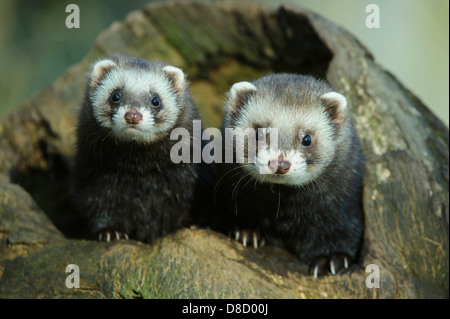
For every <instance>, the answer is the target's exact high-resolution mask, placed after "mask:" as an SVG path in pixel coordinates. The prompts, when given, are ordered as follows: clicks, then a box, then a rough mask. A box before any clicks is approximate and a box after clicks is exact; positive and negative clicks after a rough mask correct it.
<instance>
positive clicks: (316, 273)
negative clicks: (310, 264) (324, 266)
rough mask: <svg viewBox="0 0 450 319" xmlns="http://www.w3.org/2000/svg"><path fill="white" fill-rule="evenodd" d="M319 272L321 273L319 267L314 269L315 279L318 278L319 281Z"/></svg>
mask: <svg viewBox="0 0 450 319" xmlns="http://www.w3.org/2000/svg"><path fill="white" fill-rule="evenodd" d="M318 272H319V265H316V267H314V278H316V279H317V275H318Z"/></svg>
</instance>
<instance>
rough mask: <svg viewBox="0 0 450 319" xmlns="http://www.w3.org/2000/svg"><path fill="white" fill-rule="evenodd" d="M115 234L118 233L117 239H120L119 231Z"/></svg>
mask: <svg viewBox="0 0 450 319" xmlns="http://www.w3.org/2000/svg"><path fill="white" fill-rule="evenodd" d="M115 233H116V238H117V239H120V235H119V232H118V231H116V232H115Z"/></svg>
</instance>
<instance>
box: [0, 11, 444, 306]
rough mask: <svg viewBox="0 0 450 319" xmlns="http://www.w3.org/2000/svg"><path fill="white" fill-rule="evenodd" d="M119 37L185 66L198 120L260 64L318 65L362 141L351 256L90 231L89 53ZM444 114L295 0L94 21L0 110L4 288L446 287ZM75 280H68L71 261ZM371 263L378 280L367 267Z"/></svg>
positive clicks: (419, 291)
mask: <svg viewBox="0 0 450 319" xmlns="http://www.w3.org/2000/svg"><path fill="white" fill-rule="evenodd" d="M114 52H122V53H126V54H128V55H133V56H137V57H142V58H146V59H150V60H165V61H166V62H168V63H170V64H173V65H175V66H178V67H181V68H183V70H184V71H185V73H187V74H188V76H189V79H190V81H191V89H192V91H193V95H194V99H195V101H196V102H197V104H198V105H199V107H200V110H201V113H202V115H203V124H204V126H205V127H209V126H216V127H218V126H220V124H221V117H222V115H223V111H222V107H223V106H222V101H223V99H224V93H225V92H226V91H227V90H228V89H229V87H230V86H231V85H232V84H233V83H234V82H236V81H242V80H251V79H253V78H257V77H259V76H260V75H262V74H265V73H267V72H282V71H285V72H296V73H302V74H313V75H316V76H318V77H323V78H325V79H326V80H327V81H328V82H329V83H330V84H331V85H332V86H333V87H334V88H335V89H336V90H337V91H339V92H341V93H343V94H344V95H345V96H346V97H347V99H348V102H349V105H350V107H351V109H352V112H353V116H354V120H355V124H356V129H357V131H358V134H359V136H360V139H361V142H362V145H363V149H364V153H365V157H366V174H365V178H364V195H363V201H364V212H365V238H364V249H363V251H362V255H361V262H360V267H359V268H358V269H355V270H354V271H353V272H352V273H350V274H344V275H338V276H326V277H324V278H320V279H314V278H312V277H311V276H308V275H307V267H306V265H304V264H302V263H300V262H299V261H298V260H297V259H295V258H294V257H293V256H292V255H290V254H289V253H287V252H285V251H283V250H282V249H279V248H275V247H263V248H262V249H259V250H254V249H251V248H244V247H242V245H240V244H239V243H237V242H235V241H233V240H231V239H229V238H227V237H225V236H223V235H221V234H217V233H215V232H213V231H210V230H202V229H200V230H191V229H182V230H180V231H178V232H175V233H173V234H171V235H169V236H166V237H164V238H161V239H159V240H158V241H157V242H156V243H154V244H152V245H147V244H142V243H139V242H135V241H128V242H122V241H120V242H113V243H97V242H94V241H89V240H84V239H82V238H83V237H84V234H83V233H82V232H80V231H79V225H80V224H79V220H78V217H77V216H74V214H73V208H72V206H71V203H70V199H69V198H68V196H67V191H68V176H69V173H70V168H71V164H72V158H73V155H74V145H75V137H74V132H75V127H76V119H77V117H76V114H77V111H78V109H79V108H80V106H81V102H82V99H83V91H84V87H85V76H84V74H85V73H86V72H87V71H88V70H89V65H90V64H91V63H93V62H94V61H95V60H97V59H98V58H100V57H103V56H105V55H108V54H111V53H114ZM448 137H449V135H448V129H447V128H446V127H445V126H444V124H443V123H442V122H440V121H439V120H438V119H437V118H436V117H435V116H434V115H433V114H432V113H431V112H430V111H429V110H428V108H427V107H426V106H425V105H424V104H423V103H422V102H421V101H420V100H419V99H418V98H417V97H415V96H414V94H413V93H411V92H410V91H408V90H407V89H405V88H404V87H403V86H402V85H401V83H399V82H398V81H397V80H396V79H395V77H394V76H392V75H391V74H390V73H389V72H387V71H385V70H383V69H382V68H381V67H380V66H379V65H377V63H376V62H375V61H374V59H373V57H372V55H371V53H370V52H369V51H368V50H367V49H366V48H365V47H364V46H363V45H362V44H361V43H360V42H359V41H358V40H357V39H356V38H355V37H354V36H352V35H351V34H350V33H348V32H347V31H345V30H343V29H342V28H340V27H338V26H336V25H334V24H333V23H331V22H330V21H328V20H326V19H324V18H323V17H320V16H318V15H316V14H313V13H312V12H309V11H307V10H304V9H301V8H294V7H290V6H282V7H280V8H279V9H278V10H276V11H271V10H269V9H267V8H265V7H262V6H259V5H256V4H250V3H237V2H215V3H201V2H183V3H165V4H151V5H149V6H147V7H146V8H144V9H143V10H142V11H135V12H132V13H130V14H129V15H128V16H127V18H126V19H125V20H124V21H123V22H115V23H113V24H112V25H111V26H110V27H109V28H108V29H107V30H105V31H104V32H102V33H101V34H100V35H99V37H98V39H97V41H96V43H95V45H94V47H93V48H92V50H91V51H90V52H89V53H88V54H87V56H86V57H85V58H84V59H83V60H82V61H81V62H80V63H79V64H77V65H75V66H73V67H71V68H69V69H68V70H67V72H66V73H65V74H63V75H62V76H61V77H60V78H59V79H58V80H57V81H56V82H55V83H54V84H53V85H52V86H51V87H49V88H48V89H45V90H44V91H42V92H41V93H39V94H37V95H36V96H34V97H32V98H31V99H30V100H29V101H28V102H27V103H25V105H23V106H21V107H20V108H19V109H18V110H17V111H15V112H13V113H11V114H10V115H8V116H7V117H5V118H4V119H3V120H2V121H1V123H0V298H14V297H18V298H38V297H49V298H56V297H65V298H66V297H69V298H448V278H449V277H448V275H449V251H448V242H449V237H448V221H449V209H448V207H449V193H448V191H449V188H448V185H449V183H448V181H449V173H448V163H449V148H448V144H449V143H448ZM69 264H77V265H78V266H79V268H80V276H81V287H80V288H79V289H76V288H75V289H69V288H67V287H66V285H65V280H66V277H67V276H68V273H66V272H65V270H66V266H67V265H69ZM369 264H375V265H377V266H378V267H379V269H380V288H368V287H367V286H366V277H367V275H368V273H366V272H365V267H366V266H367V265H369Z"/></svg>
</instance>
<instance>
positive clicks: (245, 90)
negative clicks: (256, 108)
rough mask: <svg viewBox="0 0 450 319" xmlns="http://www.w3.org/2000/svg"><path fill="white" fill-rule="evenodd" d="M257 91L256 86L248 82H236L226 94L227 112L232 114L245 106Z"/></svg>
mask: <svg viewBox="0 0 450 319" xmlns="http://www.w3.org/2000/svg"><path fill="white" fill-rule="evenodd" d="M256 91H257V89H256V86H254V85H253V84H251V83H250V82H246V81H244V82H237V83H235V84H233V86H232V87H231V89H230V92H228V102H227V106H226V108H227V111H228V112H233V111H237V110H239V108H240V107H241V106H242V105H245V104H246V103H247V102H248V100H249V98H250V97H251V96H252V95H253V94H255V93H256Z"/></svg>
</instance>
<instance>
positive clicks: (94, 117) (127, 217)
mask: <svg viewBox="0 0 450 319" xmlns="http://www.w3.org/2000/svg"><path fill="white" fill-rule="evenodd" d="M193 119H198V115H197V109H196V107H195V105H194V103H193V101H192V97H191V93H190V92H189V90H188V88H187V81H186V79H185V75H184V73H183V71H182V70H180V69H178V68H176V67H173V66H170V65H167V64H165V63H163V62H151V61H147V60H143V59H138V58H133V57H128V56H122V55H114V56H111V57H110V58H107V59H104V60H101V61H98V62H97V63H95V64H94V65H93V67H92V71H91V74H90V77H89V79H88V83H87V88H86V93H85V99H84V103H83V106H82V109H81V111H80V114H79V124H78V129H77V140H78V144H77V153H76V157H75V168H74V198H75V202H76V203H77V204H78V207H79V208H80V210H81V211H82V213H83V214H84V215H85V217H86V218H87V220H88V223H89V226H90V229H91V231H92V233H93V234H97V236H98V239H99V240H100V241H109V240H111V239H124V238H125V239H128V238H129V237H131V238H134V239H136V240H139V241H143V242H152V241H153V240H154V239H155V238H157V237H159V236H163V235H165V234H167V233H169V232H171V231H174V230H176V229H178V228H180V227H182V225H183V223H185V222H186V223H188V222H189V210H190V209H191V207H192V200H193V196H194V185H195V183H196V181H197V172H196V167H194V164H184V163H180V164H174V163H172V161H171V160H170V150H171V147H172V145H173V144H174V143H177V141H172V140H170V132H171V130H172V129H173V128H175V127H183V128H186V129H187V130H188V131H189V132H190V133H191V134H192V120H193Z"/></svg>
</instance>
